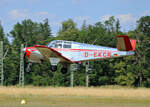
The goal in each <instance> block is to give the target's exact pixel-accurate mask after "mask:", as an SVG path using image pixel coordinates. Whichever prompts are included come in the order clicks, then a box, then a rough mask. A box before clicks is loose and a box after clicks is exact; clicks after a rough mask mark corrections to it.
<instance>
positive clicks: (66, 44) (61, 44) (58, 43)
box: [48, 40, 72, 48]
mask: <svg viewBox="0 0 150 107" xmlns="http://www.w3.org/2000/svg"><path fill="white" fill-rule="evenodd" d="M48 47H51V48H71V47H72V42H71V41H63V40H54V41H52V42H50V43H49V44H48Z"/></svg>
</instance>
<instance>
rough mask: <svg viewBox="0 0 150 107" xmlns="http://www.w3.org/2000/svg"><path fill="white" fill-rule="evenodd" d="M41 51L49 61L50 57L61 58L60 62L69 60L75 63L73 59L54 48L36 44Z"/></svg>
mask: <svg viewBox="0 0 150 107" xmlns="http://www.w3.org/2000/svg"><path fill="white" fill-rule="evenodd" d="M34 47H35V48H36V49H37V50H38V51H40V53H41V54H42V55H43V56H44V59H45V60H48V61H49V58H60V62H69V63H74V61H72V60H71V59H68V58H67V57H65V56H63V55H62V54H61V53H59V52H58V51H56V50H55V49H53V48H50V47H47V46H43V45H35V46H34Z"/></svg>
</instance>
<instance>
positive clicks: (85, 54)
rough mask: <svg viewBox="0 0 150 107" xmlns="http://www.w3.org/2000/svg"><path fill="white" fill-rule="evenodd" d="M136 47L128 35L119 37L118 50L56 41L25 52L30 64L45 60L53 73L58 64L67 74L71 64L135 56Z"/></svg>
mask: <svg viewBox="0 0 150 107" xmlns="http://www.w3.org/2000/svg"><path fill="white" fill-rule="evenodd" d="M135 45H136V40H131V39H129V37H128V36H126V35H118V36H117V48H111V47H104V46H97V45H90V44H85V43H78V42H73V41H64V40H54V41H52V42H50V43H49V44H48V45H47V46H43V45H35V46H33V47H27V48H24V51H25V52H26V56H27V58H28V60H29V62H33V63H34V62H35V63H41V62H42V61H44V60H48V61H50V63H51V70H52V71H56V70H57V64H58V63H62V65H63V67H62V69H61V72H62V73H66V72H67V66H68V64H71V63H82V62H85V61H91V60H102V59H105V58H116V57H123V56H129V55H133V54H134V53H135V52H134V50H135Z"/></svg>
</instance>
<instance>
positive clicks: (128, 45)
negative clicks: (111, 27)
mask: <svg viewBox="0 0 150 107" xmlns="http://www.w3.org/2000/svg"><path fill="white" fill-rule="evenodd" d="M135 46H136V40H130V39H129V37H128V36H127V35H118V36H117V49H118V50H119V51H134V50H135Z"/></svg>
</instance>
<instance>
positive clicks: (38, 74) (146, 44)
mask: <svg viewBox="0 0 150 107" xmlns="http://www.w3.org/2000/svg"><path fill="white" fill-rule="evenodd" d="M120 28H121V27H120V22H119V20H118V19H115V18H114V17H113V16H112V17H110V18H109V19H108V20H106V21H105V22H104V23H102V22H97V23H95V24H94V25H87V24H86V21H84V22H83V24H82V27H81V28H77V24H76V23H75V22H74V21H73V20H72V19H68V20H66V21H63V22H62V26H61V28H60V29H59V31H58V32H57V36H56V35H52V32H51V28H50V25H49V23H48V19H45V20H44V21H43V22H42V23H38V22H34V21H32V20H30V19H29V20H23V21H22V22H18V23H17V24H15V25H14V27H13V29H12V30H11V31H10V33H9V34H5V33H4V30H3V27H2V25H0V41H4V51H5V49H7V48H9V51H8V54H7V56H6V57H5V59H4V85H6V86H8V85H17V84H18V83H19V71H20V46H21V44H24V45H25V46H33V45H35V44H40V45H46V44H47V43H49V42H50V41H52V40H57V39H58V40H69V41H77V42H84V43H89V44H92V43H93V42H94V41H95V40H96V41H95V42H94V44H95V45H103V46H110V47H116V35H128V36H129V37H130V38H133V39H136V40H137V41H138V43H137V46H136V54H135V55H134V56H128V57H123V58H116V59H106V60H101V61H92V62H90V67H91V68H93V71H92V72H91V73H90V74H89V85H90V86H101V85H123V86H124V85H126V86H135V87H150V65H149V64H150V16H143V17H141V18H140V19H139V20H137V26H136V29H135V30H131V31H128V32H122V31H121V30H120ZM9 37H11V38H12V41H11V43H10V42H9V41H8V38H9ZM27 65H28V61H27V59H25V85H35V86H69V85H70V72H68V73H67V74H61V72H60V65H59V66H58V71H57V72H51V71H50V63H49V62H43V63H42V64H32V66H31V67H30V72H27V70H26V68H27ZM74 75H75V76H74V84H75V86H85V68H84V66H82V65H81V67H80V69H79V70H77V71H76V72H75V73H74Z"/></svg>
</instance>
